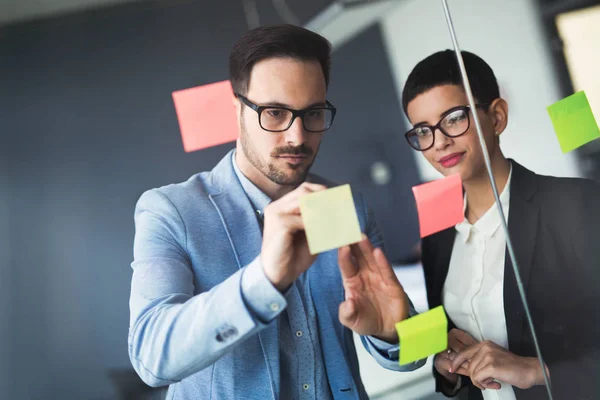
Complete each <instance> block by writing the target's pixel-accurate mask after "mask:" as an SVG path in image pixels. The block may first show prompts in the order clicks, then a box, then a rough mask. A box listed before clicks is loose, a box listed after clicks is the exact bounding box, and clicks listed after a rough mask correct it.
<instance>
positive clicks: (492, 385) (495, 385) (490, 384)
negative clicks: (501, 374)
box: [482, 378, 502, 390]
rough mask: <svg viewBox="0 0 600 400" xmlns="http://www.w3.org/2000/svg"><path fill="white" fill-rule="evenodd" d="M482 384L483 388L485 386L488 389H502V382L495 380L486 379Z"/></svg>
mask: <svg viewBox="0 0 600 400" xmlns="http://www.w3.org/2000/svg"><path fill="white" fill-rule="evenodd" d="M482 383H483V386H485V388H486V389H494V390H499V389H500V388H501V387H502V385H501V384H500V382H498V381H496V380H494V378H488V379H485V380H484V381H483V382H482Z"/></svg>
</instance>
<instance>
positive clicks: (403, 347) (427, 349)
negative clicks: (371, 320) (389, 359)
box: [396, 306, 448, 365]
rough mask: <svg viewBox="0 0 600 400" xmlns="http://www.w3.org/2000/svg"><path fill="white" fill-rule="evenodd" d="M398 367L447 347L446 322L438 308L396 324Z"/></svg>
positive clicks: (441, 309)
mask: <svg viewBox="0 0 600 400" xmlns="http://www.w3.org/2000/svg"><path fill="white" fill-rule="evenodd" d="M396 331H397V332H398V339H399V340H400V360H399V362H400V365H405V364H410V363H413V362H415V361H418V360H422V359H423V358H426V357H428V356H430V355H433V354H437V353H439V352H440V351H444V350H446V348H447V347H448V320H447V319H446V313H445V312H444V307H442V306H439V307H436V308H434V309H432V310H429V311H427V312H424V313H422V314H419V315H416V316H414V317H411V318H408V319H405V320H404V321H401V322H398V323H397V324H396Z"/></svg>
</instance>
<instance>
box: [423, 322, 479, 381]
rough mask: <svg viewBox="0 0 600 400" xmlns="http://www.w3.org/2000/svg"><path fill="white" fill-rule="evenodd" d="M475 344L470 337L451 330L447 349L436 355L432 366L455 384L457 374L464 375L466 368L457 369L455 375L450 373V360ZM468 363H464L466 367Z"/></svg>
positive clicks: (457, 330)
mask: <svg viewBox="0 0 600 400" xmlns="http://www.w3.org/2000/svg"><path fill="white" fill-rule="evenodd" d="M474 344H477V341H476V340H475V339H473V337H472V336H471V335H469V334H468V333H466V332H465V331H461V330H460V329H456V328H454V329H452V330H451V331H450V332H448V349H446V350H444V351H442V352H441V353H438V354H437V355H436V356H435V359H434V364H433V365H434V366H435V369H436V370H437V372H439V373H440V375H442V376H443V377H444V378H446V380H448V381H449V382H450V383H453V384H456V382H457V381H458V377H459V374H461V372H462V375H466V368H463V367H461V368H459V370H458V371H457V373H452V372H450V369H451V367H452V360H454V359H455V358H456V354H457V353H458V352H459V351H461V350H463V349H464V348H466V347H468V346H471V345H474ZM467 365H468V363H465V366H467Z"/></svg>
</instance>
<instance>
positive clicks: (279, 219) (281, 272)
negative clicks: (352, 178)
mask: <svg viewBox="0 0 600 400" xmlns="http://www.w3.org/2000/svg"><path fill="white" fill-rule="evenodd" d="M325 189H327V188H326V187H325V186H323V185H317V184H314V183H308V182H304V183H303V184H302V185H300V186H299V187H298V188H296V189H295V190H294V191H292V192H290V193H288V194H286V195H285V196H283V197H282V198H280V199H279V200H276V201H274V202H272V203H271V204H269V205H268V206H267V207H266V208H265V214H264V217H265V219H264V228H263V241H262V250H261V253H260V257H261V262H262V266H263V269H264V271H265V275H266V276H267V278H269V280H270V281H271V283H273V285H274V286H275V287H276V288H277V289H279V290H280V291H284V290H285V289H287V288H288V287H289V286H290V285H291V284H292V283H293V282H294V281H295V280H296V279H297V278H298V277H299V276H300V275H301V274H302V273H303V272H304V271H306V270H307V269H308V268H309V267H310V266H311V265H312V263H313V262H314V261H315V258H316V256H312V255H311V254H310V252H309V249H308V241H307V240H306V234H305V233H304V222H303V220H302V216H301V215H300V197H302V196H304V195H307V194H310V193H314V192H319V191H322V190H325Z"/></svg>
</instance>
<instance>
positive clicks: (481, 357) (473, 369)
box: [467, 350, 490, 390]
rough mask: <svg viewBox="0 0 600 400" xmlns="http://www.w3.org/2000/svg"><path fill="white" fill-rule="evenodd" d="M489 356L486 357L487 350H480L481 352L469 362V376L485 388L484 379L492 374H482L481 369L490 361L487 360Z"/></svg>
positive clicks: (480, 386)
mask: <svg viewBox="0 0 600 400" xmlns="http://www.w3.org/2000/svg"><path fill="white" fill-rule="evenodd" d="M486 359H487V357H485V351H484V350H480V351H479V353H477V355H476V356H475V357H473V359H472V360H471V362H470V363H469V367H468V368H467V371H468V373H469V376H470V377H471V381H473V383H474V384H475V385H476V386H477V387H478V388H479V389H482V390H483V389H485V385H484V384H483V380H485V379H487V378H489V377H490V376H482V375H481V374H480V373H478V372H479V371H481V369H482V368H483V367H484V366H485V365H486V364H487V363H488V361H486Z"/></svg>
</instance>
